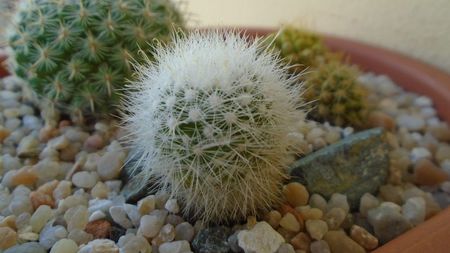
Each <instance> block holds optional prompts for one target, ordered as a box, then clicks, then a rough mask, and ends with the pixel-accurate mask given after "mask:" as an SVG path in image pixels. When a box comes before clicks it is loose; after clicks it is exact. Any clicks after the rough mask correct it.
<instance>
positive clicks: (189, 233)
mask: <svg viewBox="0 0 450 253" xmlns="http://www.w3.org/2000/svg"><path fill="white" fill-rule="evenodd" d="M194 235H195V231H194V227H192V225H191V224H190V223H189V222H183V223H180V224H178V225H177V226H176V227H175V240H176V241H188V242H190V241H192V239H193V238H194Z"/></svg>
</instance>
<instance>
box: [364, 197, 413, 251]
mask: <svg viewBox="0 0 450 253" xmlns="http://www.w3.org/2000/svg"><path fill="white" fill-rule="evenodd" d="M368 218H369V223H370V224H371V225H372V226H373V228H374V232H375V236H376V237H377V238H378V239H379V240H380V241H381V243H386V242H388V241H390V240H392V239H393V238H395V237H397V236H398V235H400V234H402V233H404V232H405V231H407V230H408V229H410V228H411V227H412V226H411V224H410V223H409V222H408V221H407V220H406V219H405V217H403V216H402V215H401V214H400V211H399V210H397V209H396V208H392V207H390V206H386V205H383V204H382V205H380V206H379V207H377V208H374V209H372V210H370V211H369V212H368Z"/></svg>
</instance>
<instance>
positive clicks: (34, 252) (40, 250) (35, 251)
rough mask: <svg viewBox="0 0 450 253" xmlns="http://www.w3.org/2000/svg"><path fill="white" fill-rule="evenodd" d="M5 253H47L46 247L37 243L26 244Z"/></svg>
mask: <svg viewBox="0 0 450 253" xmlns="http://www.w3.org/2000/svg"><path fill="white" fill-rule="evenodd" d="M4 253H47V250H45V248H44V247H42V246H41V245H40V244H39V243H37V242H26V243H23V244H19V245H16V246H14V247H11V248H9V249H7V250H5V251H4Z"/></svg>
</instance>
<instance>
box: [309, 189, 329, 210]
mask: <svg viewBox="0 0 450 253" xmlns="http://www.w3.org/2000/svg"><path fill="white" fill-rule="evenodd" d="M309 206H311V207H312V208H318V209H320V210H322V212H325V211H326V210H327V201H326V200H325V199H324V198H323V197H322V196H320V195H319V194H317V193H314V194H313V195H311V198H309Z"/></svg>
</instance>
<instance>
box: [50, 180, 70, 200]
mask: <svg viewBox="0 0 450 253" xmlns="http://www.w3.org/2000/svg"><path fill="white" fill-rule="evenodd" d="M71 193H72V182H70V181H65V180H63V181H60V182H59V183H58V186H56V188H55V190H54V191H53V198H55V200H57V201H58V200H61V199H64V198H67V197H68V196H69V195H70V194H71Z"/></svg>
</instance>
